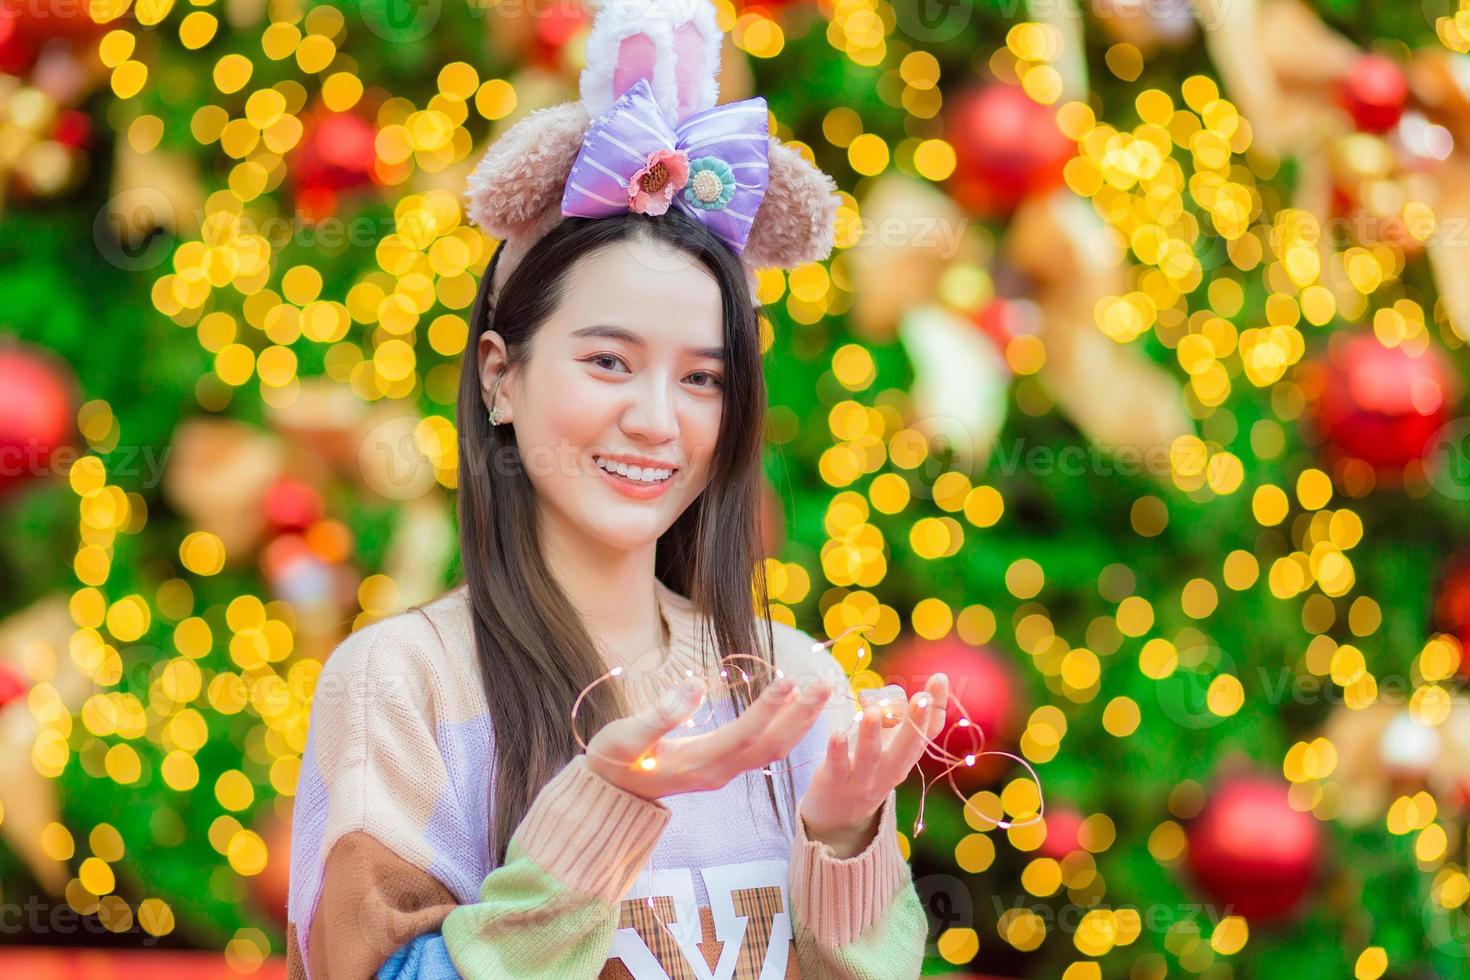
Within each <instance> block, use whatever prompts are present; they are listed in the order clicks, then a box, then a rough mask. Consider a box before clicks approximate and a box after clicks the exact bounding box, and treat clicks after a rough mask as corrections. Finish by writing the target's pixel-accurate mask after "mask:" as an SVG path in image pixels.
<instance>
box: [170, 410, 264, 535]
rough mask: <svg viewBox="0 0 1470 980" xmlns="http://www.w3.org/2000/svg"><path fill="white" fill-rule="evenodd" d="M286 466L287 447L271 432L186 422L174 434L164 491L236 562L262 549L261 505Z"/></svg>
mask: <svg viewBox="0 0 1470 980" xmlns="http://www.w3.org/2000/svg"><path fill="white" fill-rule="evenodd" d="M285 462H286V447H285V446H284V445H282V443H281V440H279V439H278V438H276V437H275V436H273V435H270V434H269V433H265V432H261V431H260V430H259V429H256V428H255V427H253V426H250V425H246V424H245V423H243V422H235V421H230V420H226V419H216V418H195V419H190V420H188V421H186V422H184V423H183V424H182V425H180V426H179V428H178V429H177V430H176V431H175V433H174V438H173V444H172V447H171V448H170V450H169V460H168V467H167V469H166V470H165V471H164V476H163V490H164V494H165V496H166V497H167V498H168V500H169V503H170V504H171V505H172V506H173V508H174V509H175V510H177V511H178V512H179V513H181V514H184V515H186V516H187V517H188V518H189V520H190V521H191V523H192V524H193V525H194V527H195V528H196V529H198V530H201V531H209V532H211V533H213V534H215V535H217V536H218V537H219V539H220V540H221V541H222V542H223V543H224V546H225V555H226V560H227V561H229V562H231V563H239V562H241V561H243V560H245V559H247V558H248V557H249V556H251V555H253V554H254V553H255V550H256V549H257V548H258V547H259V546H260V541H261V538H262V536H263V535H264V533H265V529H266V519H265V514H264V512H263V509H262V508H261V506H260V503H261V500H262V499H263V498H264V496H265V493H266V490H268V489H269V488H270V486H271V484H273V483H274V482H275V481H276V480H277V479H278V478H280V476H281V474H282V473H283V472H284V469H285Z"/></svg>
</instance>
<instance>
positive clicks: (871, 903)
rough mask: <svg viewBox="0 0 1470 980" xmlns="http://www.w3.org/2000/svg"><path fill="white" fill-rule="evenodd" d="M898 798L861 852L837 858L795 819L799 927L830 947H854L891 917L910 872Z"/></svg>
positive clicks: (891, 799)
mask: <svg viewBox="0 0 1470 980" xmlns="http://www.w3.org/2000/svg"><path fill="white" fill-rule="evenodd" d="M896 802H897V800H896V794H895V793H893V792H890V793H889V794H888V798H887V799H886V800H884V801H883V807H882V809H881V810H880V811H879V813H880V816H879V819H878V830H877V832H876V833H875V834H874V835H873V840H872V841H871V842H870V843H869V844H868V846H867V848H866V849H864V850H863V851H862V852H861V853H859V854H855V855H853V856H852V857H850V858H839V857H838V856H837V852H835V851H834V850H832V848H830V847H828V846H827V845H826V844H824V843H822V842H821V841H815V840H812V839H811V838H809V837H807V834H806V823H805V821H803V820H802V819H801V818H800V816H798V817H797V820H796V837H795V840H794V841H793V843H792V847H791V905H792V914H793V916H794V917H795V919H796V922H797V923H798V924H799V925H800V926H801V927H802V928H803V929H806V930H808V931H810V932H811V933H813V934H814V935H815V937H816V939H817V941H818V942H820V943H822V944H823V945H826V946H843V945H846V944H848V943H851V942H853V941H854V940H855V939H857V938H858V937H859V936H861V935H862V934H863V933H864V932H866V931H867V930H868V928H869V927H870V926H872V925H873V924H874V923H875V922H878V921H879V920H881V919H882V918H883V917H884V916H885V915H887V914H888V911H889V908H890V906H891V905H892V903H893V898H894V896H895V895H896V894H897V893H898V891H899V889H900V888H901V887H902V886H903V884H904V883H905V882H906V881H907V880H909V878H910V877H911V875H912V872H911V871H910V870H909V865H908V862H907V861H905V860H904V857H903V854H902V853H901V852H900V851H899V849H898V819H897V816H896V815H895V807H896Z"/></svg>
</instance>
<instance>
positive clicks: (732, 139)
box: [561, 78, 770, 254]
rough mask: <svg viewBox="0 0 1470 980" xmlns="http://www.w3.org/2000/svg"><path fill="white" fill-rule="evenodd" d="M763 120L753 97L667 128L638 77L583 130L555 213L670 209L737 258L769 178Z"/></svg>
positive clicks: (763, 111)
mask: <svg viewBox="0 0 1470 980" xmlns="http://www.w3.org/2000/svg"><path fill="white" fill-rule="evenodd" d="M768 119H769V117H768V116H767V113H766V100H765V99H763V98H760V97H759V96H757V97H756V98H753V99H745V100H743V101H741V102H731V103H727V104H725V105H717V106H715V107H714V108H712V109H705V110H704V111H703V112H696V113H693V114H691V115H688V116H685V117H684V119H682V120H681V121H680V122H679V123H677V124H673V123H671V122H670V121H669V118H668V117H667V116H666V115H664V112H663V110H662V109H661V108H659V104H658V101H657V100H656V99H654V97H653V89H652V88H651V87H650V86H649V84H648V79H646V78H640V79H638V81H636V82H634V83H633V84H632V85H631V86H630V87H629V88H628V90H627V91H626V92H624V93H623V95H622V97H621V98H619V99H618V100H617V101H616V102H614V103H613V104H612V106H610V107H609V108H608V110H607V111H606V112H604V113H603V114H602V115H601V116H598V117H597V118H596V119H594V120H593V121H592V124H591V125H590V126H589V127H588V128H587V135H586V136H585V137H584V138H583V140H582V149H581V150H579V151H578V153H577V159H576V162H574V163H573V164H572V173H571V176H570V177H569V178H568V180H567V185H566V189H565V190H564V191H563V192H562V197H561V213H562V214H564V215H566V216H568V217H582V218H605V217H608V216H610V215H614V214H621V213H623V212H626V211H638V212H640V213H642V214H663V213H664V212H665V211H667V210H668V209H669V206H670V205H674V206H677V207H679V208H680V209H682V210H683V211H684V212H686V213H687V214H689V215H690V216H691V217H693V218H695V219H697V220H699V221H701V222H703V223H704V224H705V225H706V226H707V227H708V228H709V229H710V230H711V231H713V232H714V233H715V234H716V235H718V236H720V238H721V240H723V241H724V242H725V243H726V244H727V245H729V246H730V248H731V249H733V250H734V251H735V252H736V254H739V253H740V252H742V251H743V250H744V249H745V239H746V237H747V236H748V235H749V234H750V226H751V222H752V221H753V220H754V218H755V212H756V209H757V208H759V207H760V203H761V198H762V197H764V196H765V193H766V184H767V182H768V181H769V179H770V164H769V163H768V161H767V153H768V151H769V149H770V124H769V121H768Z"/></svg>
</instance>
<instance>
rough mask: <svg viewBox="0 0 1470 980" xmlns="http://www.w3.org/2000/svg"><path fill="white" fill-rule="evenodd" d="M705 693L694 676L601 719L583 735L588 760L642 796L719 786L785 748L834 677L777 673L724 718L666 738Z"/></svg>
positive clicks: (817, 710) (801, 731)
mask: <svg viewBox="0 0 1470 980" xmlns="http://www.w3.org/2000/svg"><path fill="white" fill-rule="evenodd" d="M681 692H683V693H682V696H681ZM704 693H705V687H704V682H703V681H701V680H699V679H698V678H691V679H689V680H686V681H684V682H683V684H681V685H680V686H679V687H677V688H674V689H673V690H672V691H670V692H669V693H668V694H666V695H665V696H664V698H663V699H662V700H661V701H659V702H658V703H657V704H654V705H650V706H649V707H647V708H644V709H643V710H641V711H639V712H637V713H635V714H632V715H629V716H628V717H626V718H619V719H618V720H616V721H613V722H609V723H608V724H606V725H604V726H603V727H602V729H601V730H600V731H598V733H597V734H596V735H594V736H593V737H592V741H591V742H589V743H587V767H588V768H589V769H591V770H592V771H593V772H595V773H597V775H599V776H601V777H602V778H603V779H606V780H607V781H608V782H610V783H612V784H613V785H614V786H617V787H618V788H619V789H623V790H626V791H628V792H629V793H632V794H634V795H635V796H641V797H643V798H644V799H646V800H653V799H657V798H658V797H660V796H673V795H674V794H676V793H693V792H698V791H702V790H713V789H719V788H720V787H721V786H724V785H725V784H726V783H727V782H729V781H730V780H731V779H733V778H735V776H737V775H738V774H740V773H742V772H744V771H745V770H747V769H754V768H758V767H761V766H765V765H767V764H769V763H771V762H773V761H775V760H777V759H780V758H783V757H784V756H785V755H786V754H787V753H788V752H790V751H791V749H792V748H793V747H794V746H795V745H796V743H797V742H799V741H801V737H802V736H803V735H805V734H806V732H807V729H809V728H811V726H812V723H813V722H815V721H816V720H817V717H818V716H819V715H820V714H821V713H822V708H823V707H824V706H825V705H826V704H827V700H828V698H830V697H831V696H832V684H831V682H829V681H827V680H825V679H822V678H817V679H815V680H812V679H808V680H806V681H804V682H802V683H800V684H798V683H797V682H796V680H795V679H794V678H792V677H778V678H776V679H775V680H774V681H773V682H772V683H771V684H770V685H769V686H767V687H766V689H765V690H764V691H762V692H761V695H760V697H758V698H756V699H755V701H754V702H753V703H751V704H750V706H749V707H747V708H746V709H745V711H743V712H742V713H741V714H740V715H739V716H738V717H737V718H735V720H734V721H731V722H730V723H729V724H726V725H721V726H720V727H719V728H717V729H715V730H714V731H712V732H705V733H703V734H700V735H690V736H686V737H678V738H669V739H666V738H664V736H665V735H667V734H668V733H669V732H671V731H673V730H674V729H675V728H677V727H679V726H680V725H681V724H683V723H684V722H685V721H686V720H688V718H689V717H690V715H692V714H693V713H694V711H695V709H696V708H698V707H699V704H700V702H701V700H702V699H703V697H704Z"/></svg>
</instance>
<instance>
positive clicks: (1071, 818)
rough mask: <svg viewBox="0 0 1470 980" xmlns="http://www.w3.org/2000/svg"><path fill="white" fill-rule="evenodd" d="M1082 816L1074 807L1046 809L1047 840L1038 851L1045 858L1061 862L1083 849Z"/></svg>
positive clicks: (1062, 806)
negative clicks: (1081, 835)
mask: <svg viewBox="0 0 1470 980" xmlns="http://www.w3.org/2000/svg"><path fill="white" fill-rule="evenodd" d="M1081 832H1082V814H1081V813H1079V812H1078V811H1077V808H1076V807H1074V806H1069V805H1067V804H1065V803H1064V804H1062V805H1060V806H1048V807H1047V808H1046V840H1044V841H1042V842H1041V846H1040V847H1039V848H1037V851H1038V852H1039V853H1040V854H1041V855H1042V856H1043V857H1049V858H1052V859H1054V860H1057V861H1060V860H1061V859H1062V858H1064V857H1066V856H1067V855H1068V854H1071V853H1072V852H1073V851H1076V850H1079V849H1081V847H1082V844H1081V842H1080V836H1079V835H1080V834H1081Z"/></svg>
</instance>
